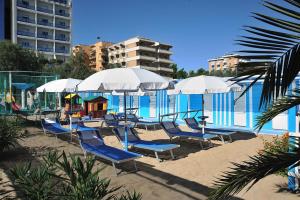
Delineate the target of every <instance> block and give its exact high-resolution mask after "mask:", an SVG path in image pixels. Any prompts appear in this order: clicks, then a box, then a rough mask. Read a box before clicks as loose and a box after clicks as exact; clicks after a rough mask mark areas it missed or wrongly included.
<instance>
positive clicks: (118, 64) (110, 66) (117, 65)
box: [106, 63, 122, 69]
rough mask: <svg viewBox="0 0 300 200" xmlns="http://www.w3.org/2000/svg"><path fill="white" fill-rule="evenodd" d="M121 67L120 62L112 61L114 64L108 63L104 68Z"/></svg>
mask: <svg viewBox="0 0 300 200" xmlns="http://www.w3.org/2000/svg"><path fill="white" fill-rule="evenodd" d="M121 67H122V66H121V64H120V63H114V64H111V63H109V64H108V65H107V67H106V68H107V69H114V68H121Z"/></svg>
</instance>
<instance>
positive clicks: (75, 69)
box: [44, 51, 95, 79]
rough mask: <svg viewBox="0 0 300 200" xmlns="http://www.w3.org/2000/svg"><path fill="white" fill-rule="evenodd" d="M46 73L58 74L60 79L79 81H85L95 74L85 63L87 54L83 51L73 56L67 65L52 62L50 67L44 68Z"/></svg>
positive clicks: (55, 61) (57, 61)
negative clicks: (75, 79)
mask: <svg viewBox="0 0 300 200" xmlns="http://www.w3.org/2000/svg"><path fill="white" fill-rule="evenodd" d="M44 71H45V72H50V73H53V74H58V75H59V76H60V78H77V79H85V78H87V77H88V76H90V75H92V74H93V73H95V71H94V70H92V69H91V68H90V67H89V66H88V63H87V62H86V61H85V54H84V52H82V51H79V52H78V53H76V55H72V56H71V58H70V59H69V60H68V61H67V62H65V63H62V62H61V61H60V60H50V61H49V62H48V65H45V66H44Z"/></svg>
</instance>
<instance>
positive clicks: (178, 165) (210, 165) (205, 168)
mask: <svg viewBox="0 0 300 200" xmlns="http://www.w3.org/2000/svg"><path fill="white" fill-rule="evenodd" d="M94 125H99V124H94ZM137 130H138V132H139V135H140V137H141V138H142V139H145V140H157V141H164V142H168V138H167V136H166V134H165V133H164V132H163V131H162V130H156V131H145V130H142V129H137ZM29 131H30V132H31V136H30V137H29V138H27V139H25V140H24V141H20V144H21V146H22V148H21V147H20V148H19V149H17V151H15V152H12V153H7V154H6V155H5V156H3V157H2V159H0V180H1V178H2V179H4V180H6V179H7V178H8V177H7V176H6V175H5V173H4V172H5V171H6V170H8V169H9V168H10V167H12V166H14V165H16V163H18V162H21V161H27V160H38V159H39V158H40V156H41V155H43V154H45V152H47V151H48V150H50V149H58V150H64V151H65V152H67V153H71V154H77V155H80V156H83V154H82V151H81V148H80V146H79V145H78V143H76V142H72V143H69V142H68V138H59V139H57V140H56V139H55V137H53V136H51V135H44V134H43V132H42V131H41V129H38V128H30V129H29ZM101 134H102V136H103V137H104V140H105V143H106V144H108V145H111V146H115V147H118V148H121V145H120V143H119V142H118V140H117V138H116V137H115V136H114V135H113V134H112V132H111V130H110V129H108V128H105V129H103V130H101ZM261 137H262V136H259V137H255V136H253V135H249V134H246V133H239V134H236V135H234V137H233V138H234V142H233V143H229V144H222V143H221V142H220V141H217V140H213V143H214V147H213V148H210V149H208V150H201V149H200V146H199V143H198V142H197V141H192V140H189V141H187V140H175V141H173V142H174V143H177V144H180V145H181V147H180V148H178V149H176V150H175V155H176V157H177V158H176V160H171V159H170V155H169V154H168V153H165V154H161V158H163V159H165V160H164V162H158V161H157V160H156V159H155V157H154V154H153V153H152V152H147V151H137V150H135V151H136V152H140V153H142V154H144V155H145V156H144V157H142V158H140V159H138V161H137V166H138V168H139V171H138V172H135V173H128V171H130V170H131V169H133V163H131V162H129V163H126V164H123V165H120V166H118V167H120V168H122V169H124V170H125V172H122V173H121V175H119V176H118V177H116V176H115V175H114V172H113V168H112V167H111V164H110V163H108V162H104V163H103V160H99V161H97V167H101V166H103V165H105V166H106V168H105V169H104V171H103V176H104V177H109V178H111V180H112V185H113V186H117V185H124V186H125V187H126V189H128V190H131V191H133V190H136V191H138V192H140V193H142V195H143V199H147V200H148V199H149V200H151V199H153V200H154V199H161V200H164V199H166V200H167V199H172V200H176V199H178V200H179V199H180V200H184V199H206V198H207V195H208V193H209V190H210V189H211V188H212V186H213V181H214V180H215V178H216V177H218V176H219V175H220V174H221V172H222V171H226V170H228V168H229V167H230V166H231V164H230V162H241V161H243V160H246V159H247V157H248V156H249V155H254V154H256V153H257V152H258V150H260V149H262V147H263V143H262V138H261ZM264 138H265V139H270V138H271V137H270V136H264ZM1 168H2V169H1ZM126 171H127V172H126ZM286 184H287V178H282V177H279V176H275V175H274V176H270V177H267V178H265V179H263V180H262V181H260V182H259V183H257V184H256V185H255V186H254V187H253V188H252V189H251V190H250V191H248V192H247V193H245V192H243V193H241V194H239V195H237V196H236V198H234V199H249V200H250V199H255V200H260V199H263V200H267V199H272V200H277V199H278V200H279V199H280V200H282V199H286V200H290V199H298V198H299V196H298V195H297V194H290V193H287V192H285V190H284V189H282V187H286ZM0 191H1V186H0ZM0 199H1V198H0Z"/></svg>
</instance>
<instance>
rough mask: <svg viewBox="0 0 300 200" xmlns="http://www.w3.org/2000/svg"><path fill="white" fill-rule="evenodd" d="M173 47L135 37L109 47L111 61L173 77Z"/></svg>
mask: <svg viewBox="0 0 300 200" xmlns="http://www.w3.org/2000/svg"><path fill="white" fill-rule="evenodd" d="M171 48H172V46H171V45H169V44H163V43H160V42H157V41H153V40H150V39H146V38H142V37H134V38H131V39H128V40H125V41H123V42H119V43H117V44H113V45H111V46H109V47H108V57H109V63H110V64H118V65H120V66H121V67H139V68H143V69H147V70H149V71H153V72H155V73H158V74H160V75H162V76H167V77H171V76H172V73H173V70H172V68H171V67H170V65H171V64H172V61H171V60H170V56H171V55H172V52H171Z"/></svg>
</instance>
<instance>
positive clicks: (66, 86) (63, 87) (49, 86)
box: [36, 78, 82, 92]
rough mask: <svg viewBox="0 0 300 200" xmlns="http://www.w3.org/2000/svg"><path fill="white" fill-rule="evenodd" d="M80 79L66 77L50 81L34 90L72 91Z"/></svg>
mask: <svg viewBox="0 0 300 200" xmlns="http://www.w3.org/2000/svg"><path fill="white" fill-rule="evenodd" d="M81 81H82V80H78V79H73V78H68V79H59V80H54V81H50V82H48V83H46V84H44V85H42V86H40V87H38V88H37V89H36V90H37V92H74V91H75V89H76V86H77V85H78V84H79V83H80V82H81Z"/></svg>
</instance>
